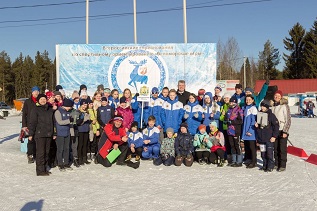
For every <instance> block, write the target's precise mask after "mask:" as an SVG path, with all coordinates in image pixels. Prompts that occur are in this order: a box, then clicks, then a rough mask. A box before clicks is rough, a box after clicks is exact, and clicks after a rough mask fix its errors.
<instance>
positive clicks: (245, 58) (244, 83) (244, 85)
mask: <svg viewBox="0 0 317 211" xmlns="http://www.w3.org/2000/svg"><path fill="white" fill-rule="evenodd" d="M243 59H244V61H243V88H244V89H245V87H246V86H247V81H246V79H247V77H246V70H245V69H246V61H247V57H245V56H244V57H243Z"/></svg>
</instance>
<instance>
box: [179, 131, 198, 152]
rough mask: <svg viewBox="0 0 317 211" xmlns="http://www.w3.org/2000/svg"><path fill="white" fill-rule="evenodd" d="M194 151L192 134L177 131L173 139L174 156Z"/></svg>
mask: <svg viewBox="0 0 317 211" xmlns="http://www.w3.org/2000/svg"><path fill="white" fill-rule="evenodd" d="M193 152H194V145H193V136H192V135H190V134H189V133H188V132H187V133H182V132H180V133H178V134H177V137H176V139H175V153H176V156H187V155H192V153H193Z"/></svg>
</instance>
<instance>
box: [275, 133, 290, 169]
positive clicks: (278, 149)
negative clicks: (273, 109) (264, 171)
mask: <svg viewBox="0 0 317 211" xmlns="http://www.w3.org/2000/svg"><path fill="white" fill-rule="evenodd" d="M282 134H283V131H280V136H279V137H278V138H277V139H276V140H275V142H274V159H275V166H277V167H278V168H286V162H287V139H288V136H287V137H286V138H283V136H282Z"/></svg>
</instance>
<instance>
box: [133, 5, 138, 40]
mask: <svg viewBox="0 0 317 211" xmlns="http://www.w3.org/2000/svg"><path fill="white" fill-rule="evenodd" d="M133 29H134V44H137V43H138V39H137V32H136V0H133Z"/></svg>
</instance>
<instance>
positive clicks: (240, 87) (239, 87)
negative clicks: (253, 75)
mask: <svg viewBox="0 0 317 211" xmlns="http://www.w3.org/2000/svg"><path fill="white" fill-rule="evenodd" d="M234 88H235V89H242V85H241V84H236V86H235V87H234Z"/></svg>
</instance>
